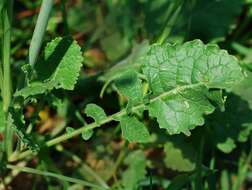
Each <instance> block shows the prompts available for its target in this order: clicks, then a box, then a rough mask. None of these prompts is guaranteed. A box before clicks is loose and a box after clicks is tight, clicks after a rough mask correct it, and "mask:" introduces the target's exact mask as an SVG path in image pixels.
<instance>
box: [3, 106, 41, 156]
mask: <svg viewBox="0 0 252 190" xmlns="http://www.w3.org/2000/svg"><path fill="white" fill-rule="evenodd" d="M7 122H8V127H11V128H12V129H13V130H14V132H15V134H16V135H17V137H18V139H19V140H20V141H21V142H22V143H24V144H25V145H26V146H27V147H28V148H29V149H30V150H31V151H32V152H38V151H39V150H40V147H39V145H38V144H37V143H36V141H35V140H34V138H33V135H32V134H29V135H27V133H26V131H25V128H24V116H23V114H22V113H21V111H16V110H14V109H13V108H10V113H9V115H8V119H7Z"/></svg>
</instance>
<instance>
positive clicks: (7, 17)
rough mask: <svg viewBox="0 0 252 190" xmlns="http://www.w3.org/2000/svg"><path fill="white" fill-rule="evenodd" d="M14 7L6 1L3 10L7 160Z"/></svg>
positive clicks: (11, 2)
mask: <svg viewBox="0 0 252 190" xmlns="http://www.w3.org/2000/svg"><path fill="white" fill-rule="evenodd" d="M12 7H13V1H12V0H9V1H5V5H4V8H3V10H2V18H1V19H2V25H3V26H2V27H3V34H2V35H3V36H2V63H3V72H2V73H1V75H2V80H3V81H2V84H1V86H2V99H3V111H4V114H5V132H4V137H5V140H4V142H5V151H6V153H7V158H8V157H9V156H10V155H11V154H12V129H11V128H10V127H9V125H8V122H7V118H8V109H9V105H10V101H11V71H10V52H11V51H10V48H11V20H12Z"/></svg>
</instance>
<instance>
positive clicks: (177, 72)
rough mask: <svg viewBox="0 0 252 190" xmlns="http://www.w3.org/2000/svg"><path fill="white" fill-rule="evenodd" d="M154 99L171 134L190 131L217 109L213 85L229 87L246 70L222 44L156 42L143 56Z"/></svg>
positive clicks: (154, 110) (152, 110)
mask: <svg viewBox="0 0 252 190" xmlns="http://www.w3.org/2000/svg"><path fill="white" fill-rule="evenodd" d="M142 62H143V73H144V75H145V76H146V77H147V80H148V83H149V86H150V89H151V91H152V93H153V97H154V98H153V99H152V100H150V105H149V106H148V109H149V112H150V115H151V116H152V117H156V118H157V121H158V123H159V125H160V127H161V128H166V129H167V131H168V132H169V134H178V133H181V132H182V133H184V134H186V135H190V129H193V128H194V127H195V126H197V125H203V124H204V118H203V115H205V114H210V113H212V112H213V111H214V106H213V105H212V104H211V103H210V101H209V89H211V88H212V89H229V88H231V87H232V86H233V85H234V84H236V83H238V82H239V81H241V79H242V78H243V74H242V71H241V68H240V66H239V65H238V61H237V59H235V57H233V56H230V55H229V54H228V53H227V52H226V51H224V50H220V49H219V47H218V46H216V45H212V44H208V45H204V44H203V43H202V42H201V41H199V40H194V41H191V42H187V43H184V44H183V45H170V44H165V45H159V44H155V45H152V47H151V48H150V50H149V52H148V53H147V55H146V56H144V57H143V58H142Z"/></svg>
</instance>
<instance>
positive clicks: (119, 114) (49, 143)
mask: <svg viewBox="0 0 252 190" xmlns="http://www.w3.org/2000/svg"><path fill="white" fill-rule="evenodd" d="M199 86H204V84H202V83H198V84H191V85H185V86H180V87H177V88H174V89H173V90H170V91H168V92H164V93H162V94H160V95H159V96H156V97H154V98H152V99H150V103H153V102H155V101H158V100H160V99H162V98H166V97H169V96H171V95H174V94H178V93H180V91H183V90H186V89H191V88H197V87H199ZM144 108H145V104H144V103H142V104H139V105H136V106H133V107H132V112H136V111H138V110H142V109H144ZM127 114H128V111H127V109H123V110H121V111H120V112H117V113H115V114H113V115H110V116H108V117H107V118H106V119H104V120H103V121H101V122H100V123H99V124H97V123H96V122H93V123H90V124H89V125H86V126H83V127H81V128H79V129H76V130H74V131H72V132H70V133H65V134H63V135H61V136H59V137H56V138H54V139H52V140H49V141H47V142H46V145H47V147H51V146H54V145H56V144H59V143H61V142H63V141H65V140H68V139H71V138H73V137H75V136H78V135H80V134H81V133H82V132H86V131H88V130H91V129H94V128H97V127H100V126H101V125H104V124H106V123H109V122H111V121H115V120H116V121H118V120H119V119H120V118H121V117H122V116H125V115H127ZM30 154H32V152H31V151H30V150H27V151H24V152H22V153H20V154H18V155H13V156H12V157H11V158H10V160H9V161H11V162H13V161H17V160H19V159H22V158H25V157H27V156H28V155H30Z"/></svg>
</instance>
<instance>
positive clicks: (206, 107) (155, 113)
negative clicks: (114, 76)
mask: <svg viewBox="0 0 252 190" xmlns="http://www.w3.org/2000/svg"><path fill="white" fill-rule="evenodd" d="M206 94H207V91H206V88H203V87H198V88H197V89H196V88H192V89H188V90H185V91H183V92H181V93H179V92H178V93H175V94H174V95H172V96H169V97H167V98H163V99H161V98H159V99H158V100H157V101H155V102H153V103H151V104H150V105H149V113H150V116H152V117H156V118H157V121H158V123H159V127H160V128H164V129H167V131H168V133H169V134H171V135H172V134H178V133H181V132H182V133H184V134H185V135H190V134H191V133H190V130H192V129H194V128H195V126H198V125H203V124H204V118H203V117H202V116H203V114H210V113H212V112H213V111H214V106H213V105H211V104H210V102H209V101H208V99H207V97H206Z"/></svg>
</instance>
